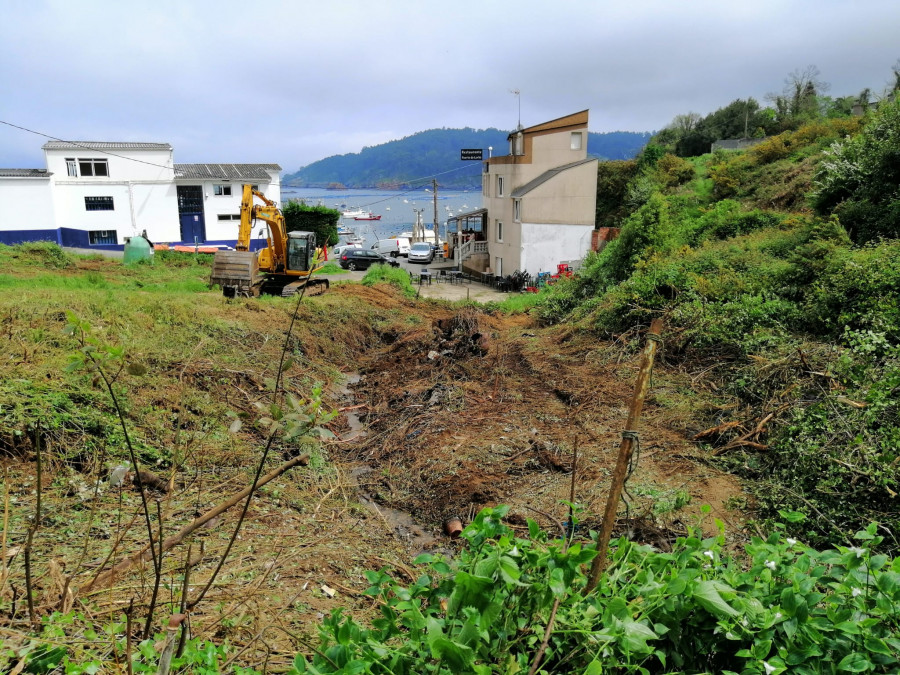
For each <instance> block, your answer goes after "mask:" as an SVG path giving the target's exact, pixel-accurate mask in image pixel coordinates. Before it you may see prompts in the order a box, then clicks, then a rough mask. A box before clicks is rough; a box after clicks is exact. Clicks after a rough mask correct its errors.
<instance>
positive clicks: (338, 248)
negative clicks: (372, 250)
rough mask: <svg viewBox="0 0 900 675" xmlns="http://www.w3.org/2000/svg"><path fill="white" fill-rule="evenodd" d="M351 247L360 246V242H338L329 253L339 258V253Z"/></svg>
mask: <svg viewBox="0 0 900 675" xmlns="http://www.w3.org/2000/svg"><path fill="white" fill-rule="evenodd" d="M351 248H362V244H338V245H337V246H335V247H334V248H333V249H332V250H331V255H332V257H334V258H337V259H339V260H340V257H341V253H343V252H344V251H346V250H348V249H351Z"/></svg>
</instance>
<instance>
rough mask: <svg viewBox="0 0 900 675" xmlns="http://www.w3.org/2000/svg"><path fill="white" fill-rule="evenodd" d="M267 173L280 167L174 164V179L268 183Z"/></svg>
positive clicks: (266, 165) (264, 165) (268, 176)
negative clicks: (259, 181) (257, 181)
mask: <svg viewBox="0 0 900 675" xmlns="http://www.w3.org/2000/svg"><path fill="white" fill-rule="evenodd" d="M269 171H281V167H280V166H278V165H277V164H176V165H175V178H176V179H179V178H181V179H189V180H214V179H219V180H262V181H269V180H271V176H270V175H269Z"/></svg>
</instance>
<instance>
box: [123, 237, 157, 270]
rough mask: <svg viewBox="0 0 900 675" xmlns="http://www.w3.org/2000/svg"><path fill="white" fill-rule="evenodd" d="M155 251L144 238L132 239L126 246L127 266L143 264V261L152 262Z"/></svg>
mask: <svg viewBox="0 0 900 675" xmlns="http://www.w3.org/2000/svg"><path fill="white" fill-rule="evenodd" d="M152 253H153V249H151V248H150V242H149V241H147V240H146V239H144V238H143V237H132V238H131V239H129V240H128V243H127V244H125V256H124V261H125V264H126V265H130V264H131V263H136V262H141V261H142V260H150V256H151V254H152Z"/></svg>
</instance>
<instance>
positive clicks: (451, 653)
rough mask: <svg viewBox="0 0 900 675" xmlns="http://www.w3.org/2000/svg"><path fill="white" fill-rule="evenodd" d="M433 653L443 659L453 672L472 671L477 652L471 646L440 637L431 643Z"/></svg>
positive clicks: (435, 656) (437, 657)
mask: <svg viewBox="0 0 900 675" xmlns="http://www.w3.org/2000/svg"><path fill="white" fill-rule="evenodd" d="M431 655H432V656H433V657H434V658H436V659H443V660H444V663H446V664H447V665H448V666H449V667H450V671H451V672H453V673H470V672H472V664H473V663H475V652H474V651H472V649H471V648H470V647H466V646H465V645H461V644H459V643H458V642H454V641H453V640H448V639H447V638H445V637H440V638H437V639H436V640H434V641H433V642H432V643H431Z"/></svg>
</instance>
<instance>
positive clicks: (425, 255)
mask: <svg viewBox="0 0 900 675" xmlns="http://www.w3.org/2000/svg"><path fill="white" fill-rule="evenodd" d="M432 260H434V245H433V244H428V243H426V242H424V241H417V242H416V243H415V244H413V245H412V246H410V247H409V262H411V263H414V262H416V263H430V262H431V261H432Z"/></svg>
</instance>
